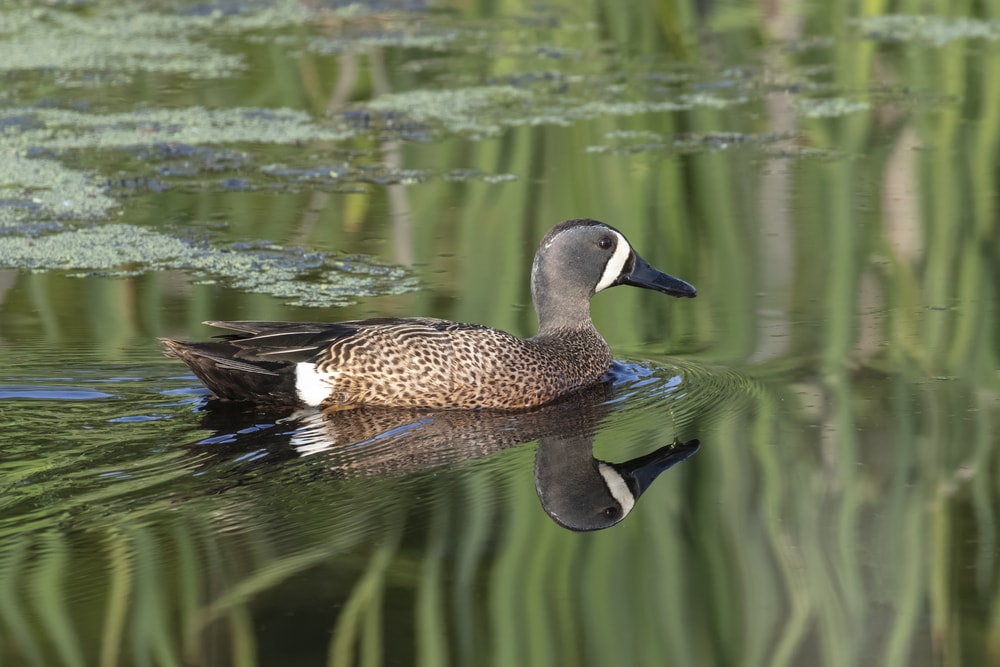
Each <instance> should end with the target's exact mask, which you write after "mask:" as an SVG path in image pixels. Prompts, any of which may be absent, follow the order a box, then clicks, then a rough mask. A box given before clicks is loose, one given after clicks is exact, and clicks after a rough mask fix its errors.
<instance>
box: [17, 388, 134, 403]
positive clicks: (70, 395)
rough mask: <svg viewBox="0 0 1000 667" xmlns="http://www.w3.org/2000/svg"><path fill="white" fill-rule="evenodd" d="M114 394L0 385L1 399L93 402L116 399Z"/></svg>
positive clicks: (75, 389)
mask: <svg viewBox="0 0 1000 667" xmlns="http://www.w3.org/2000/svg"><path fill="white" fill-rule="evenodd" d="M114 397H115V396H114V394H107V393H105V392H103V391H95V390H93V389H86V388H83V387H59V386H51V385H50V386H44V385H41V386H40V385H19V384H14V385H0V399H8V398H27V399H35V400H43V401H92V400H96V399H105V398H114Z"/></svg>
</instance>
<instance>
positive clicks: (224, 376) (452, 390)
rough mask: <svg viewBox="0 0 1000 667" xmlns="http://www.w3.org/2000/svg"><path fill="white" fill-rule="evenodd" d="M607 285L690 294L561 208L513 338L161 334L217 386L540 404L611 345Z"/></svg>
mask: <svg viewBox="0 0 1000 667" xmlns="http://www.w3.org/2000/svg"><path fill="white" fill-rule="evenodd" d="M615 285H634V286H636V287H644V288H647V289H652V290H656V291H658V292H663V293H665V294H670V295H672V296H678V297H693V296H695V289H694V287H692V286H691V285H689V284H687V283H686V282H684V281H683V280H679V279H678V278H674V277H673V276H669V275H667V274H665V273H661V272H660V271H658V270H656V269H654V268H653V267H651V266H650V265H649V264H648V263H647V262H646V261H645V260H644V259H642V258H641V257H640V256H639V255H638V254H637V253H636V252H635V251H634V250H633V249H632V247H631V246H630V245H629V243H628V241H626V240H625V237H624V236H623V235H622V234H621V232H619V231H617V230H616V229H614V228H613V227H611V226H609V225H606V224H604V223H602V222H598V221H596V220H587V219H582V220H567V221H565V222H562V223H560V224H558V225H556V226H555V227H553V228H552V229H551V230H549V232H548V233H547V234H546V235H545V237H544V238H543V239H542V241H541V244H540V245H539V247H538V252H537V253H536V254H535V261H534V263H533V264H532V267H531V296H532V301H533V302H534V305H535V312H536V313H537V315H538V333H537V334H536V335H535V336H534V337H532V338H518V337H516V336H513V335H511V334H509V333H506V332H504V331H499V330H497V329H491V328H489V327H484V326H481V325H477V324H461V323H458V322H449V321H447V320H438V319H431V318H377V319H370V320H356V321H350V322H338V323H333V324H330V323H317V322H298V323H293V322H214V321H213V322H206V324H208V325H211V326H214V327H219V328H222V329H228V330H230V331H235V332H237V333H235V334H230V335H225V336H220V337H219V338H220V340H216V341H211V342H203V343H187V342H181V341H175V340H167V339H165V340H164V341H163V343H164V344H165V345H166V347H167V351H168V354H172V355H174V356H177V357H179V358H180V359H181V360H182V361H183V362H184V363H186V364H187V365H188V366H189V367H190V368H191V370H192V371H194V374H195V375H197V376H198V378H199V379H200V380H201V381H202V382H204V383H205V384H206V385H207V386H208V388H209V389H210V390H211V391H212V393H214V394H215V395H216V396H217V397H219V398H223V399H229V400H247V401H256V402H258V403H270V404H278V405H299V406H302V405H305V406H317V407H322V408H339V409H347V408H353V407H358V406H362V405H371V406H386V407H418V406H419V407H432V408H492V409H502V410H517V409H522V408H530V407H534V406H537V405H542V404H545V403H548V402H549V401H552V400H554V399H556V398H558V397H559V396H562V395H564V394H566V393H568V392H571V391H573V390H575V389H578V388H580V387H583V386H586V385H590V384H593V383H595V382H598V381H599V380H600V379H601V378H602V377H603V376H604V374H605V373H606V372H607V370H608V369H609V368H610V367H611V361H612V357H611V349H610V348H609V347H608V344H607V343H606V342H605V340H604V339H603V338H602V337H601V334H599V333H598V332H597V329H596V328H595V327H594V323H593V322H592V321H591V319H590V298H591V297H592V296H594V294H596V293H597V292H600V291H601V290H604V289H607V288H608V287H614V286H615Z"/></svg>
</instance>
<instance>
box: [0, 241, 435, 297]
mask: <svg viewBox="0 0 1000 667" xmlns="http://www.w3.org/2000/svg"><path fill="white" fill-rule="evenodd" d="M0 267H9V268H26V269H28V270H33V271H49V270H61V271H69V272H71V273H72V274H73V275H93V274H100V275H111V276H129V275H137V274H141V273H144V272H146V271H159V270H168V269H183V270H185V271H189V272H191V273H193V274H194V275H195V276H197V277H198V278H200V279H201V281H202V282H212V281H216V280H219V281H222V282H225V283H226V284H228V285H229V286H231V287H235V288H237V289H242V290H245V291H248V292H255V293H260V294H270V295H273V296H277V297H280V298H283V299H287V300H289V302H290V303H291V304H292V305H303V306H319V307H325V306H342V305H347V304H350V303H354V302H355V301H356V300H357V299H359V298H361V297H368V296H378V295H385V294H398V293H402V292H407V291H410V290H412V289H414V288H415V286H416V285H415V282H414V281H413V280H410V279H408V278H407V276H406V274H405V272H404V271H403V270H402V269H400V268H399V267H395V266H391V265H384V264H379V263H377V262H375V261H374V260H372V259H370V258H358V257H339V258H338V257H334V256H332V255H328V254H326V253H319V252H306V251H303V250H300V249H297V248H284V247H281V246H278V245H274V244H269V243H264V242H261V243H255V244H252V245H242V244H241V245H233V246H229V247H225V248H214V247H212V246H210V245H208V244H202V243H195V242H192V241H186V240H183V239H179V238H176V237H173V236H169V235H167V234H162V233H160V232H156V231H153V230H150V229H144V228H142V227H135V226H132V225H119V224H108V225H100V226H95V227H90V228H86V229H76V230H71V231H64V232H58V233H56V234H50V235H45V236H40V237H29V236H20V235H10V236H0Z"/></svg>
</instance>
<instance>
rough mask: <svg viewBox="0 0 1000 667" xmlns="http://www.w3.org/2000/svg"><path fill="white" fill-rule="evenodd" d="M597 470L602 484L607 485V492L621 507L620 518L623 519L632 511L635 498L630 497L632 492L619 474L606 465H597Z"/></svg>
mask: <svg viewBox="0 0 1000 667" xmlns="http://www.w3.org/2000/svg"><path fill="white" fill-rule="evenodd" d="M597 470H598V471H600V473H601V477H603V478H604V484H605V485H607V487H608V491H610V492H611V495H612V496H614V499H615V500H617V501H618V504H619V505H621V506H622V516H623V517H624V516H625V515H626V514H628V513H629V512H631V511H632V507H633V506H634V505H635V496H633V495H632V491H630V490H629V488H628V484H626V483H625V480H624V479H622V476H621V474H620V473H619V472H618V471H617V470H615V469H614V468H612V467H611V466H609V465H608V464H607V463H598V464H597Z"/></svg>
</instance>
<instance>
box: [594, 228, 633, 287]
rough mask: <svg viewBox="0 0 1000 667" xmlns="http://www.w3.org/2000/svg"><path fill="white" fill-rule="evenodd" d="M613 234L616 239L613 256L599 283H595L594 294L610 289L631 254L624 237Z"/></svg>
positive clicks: (616, 233)
mask: <svg viewBox="0 0 1000 667" xmlns="http://www.w3.org/2000/svg"><path fill="white" fill-rule="evenodd" d="M613 233H614V235H615V236H617V237H618V243H617V244H616V245H615V254H613V255H611V259H609V260H608V263H607V264H606V265H605V267H604V275H603V276H601V282H599V283H597V288H596V289H595V290H594V292H595V293H596V292H600V291H601V290H602V289H607V288H608V287H611V285H612V284H614V282H615V281H616V280H618V276H620V275H621V274H622V269H623V268H625V262H627V261H628V258H629V255H631V254H632V248H631V246H629V244H628V241H626V240H625V237H624V236H622V235H621V234H619V233H618V232H613Z"/></svg>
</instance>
